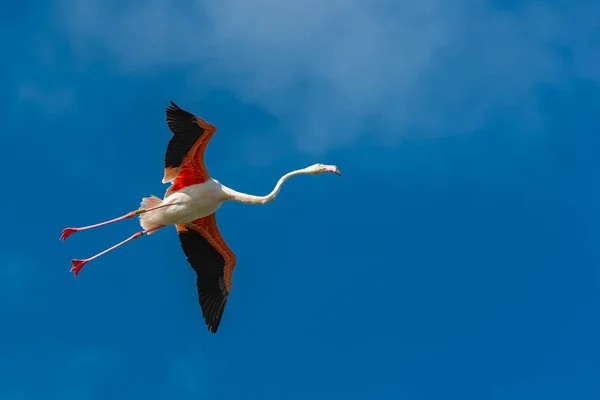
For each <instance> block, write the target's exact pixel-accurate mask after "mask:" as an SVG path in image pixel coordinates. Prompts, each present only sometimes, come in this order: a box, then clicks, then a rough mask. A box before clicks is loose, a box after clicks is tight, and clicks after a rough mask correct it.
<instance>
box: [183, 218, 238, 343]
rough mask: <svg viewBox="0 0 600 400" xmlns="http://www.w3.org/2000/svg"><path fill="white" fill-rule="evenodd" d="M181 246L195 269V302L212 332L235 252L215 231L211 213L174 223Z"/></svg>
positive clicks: (222, 304)
mask: <svg viewBox="0 0 600 400" xmlns="http://www.w3.org/2000/svg"><path fill="white" fill-rule="evenodd" d="M177 233H178V235H179V241H180V243H181V248H182V249H183V252H184V253H185V255H186V256H187V260H188V262H189V263H190V265H191V266H192V268H193V269H194V271H196V286H197V288H198V302H199V303H200V308H201V309H202V316H203V317H204V320H205V321H206V325H207V326H208V330H209V331H211V332H213V333H216V332H217V329H218V328H219V324H220V323H221V317H222V316H223V311H224V310H225V305H226V304H227V298H228V297H229V291H230V289H231V276H232V273H233V269H234V268H235V261H236V260H235V254H234V253H233V252H232V251H231V249H230V248H229V246H227V243H225V240H224V239H223V237H222V236H221V233H220V232H219V228H218V227H217V221H216V217H215V214H214V213H213V214H211V215H209V216H208V217H204V218H199V219H197V220H194V221H193V222H191V223H189V224H187V225H184V224H181V225H177Z"/></svg>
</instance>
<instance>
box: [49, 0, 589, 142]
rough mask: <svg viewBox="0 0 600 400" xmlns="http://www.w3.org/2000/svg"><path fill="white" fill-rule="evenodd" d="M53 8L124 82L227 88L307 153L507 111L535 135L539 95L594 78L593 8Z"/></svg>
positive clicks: (434, 3) (70, 0) (75, 38)
mask: <svg viewBox="0 0 600 400" xmlns="http://www.w3.org/2000/svg"><path fill="white" fill-rule="evenodd" d="M59 4H60V7H59V9H58V10H57V12H58V13H59V16H60V18H59V20H60V21H61V22H62V23H64V26H65V33H66V34H67V35H68V37H69V38H70V40H71V42H72V44H73V45H74V46H75V48H76V49H78V52H79V53H78V54H79V56H80V57H83V58H87V59H91V60H92V59H95V58H97V57H100V56H99V54H100V55H103V56H106V55H108V56H110V57H111V58H112V59H113V60H114V63H115V64H114V65H115V67H116V68H117V69H118V70H119V71H120V72H121V73H136V72H138V71H140V70H147V69H149V68H171V67H177V68H185V69H186V70H187V71H189V72H188V76H189V84H190V85H189V87H188V88H187V90H190V91H197V90H198V88H200V87H207V86H210V85H214V86H226V87H227V88H229V89H230V90H232V91H233V92H234V93H236V94H237V95H238V96H239V97H240V98H241V99H243V100H245V101H252V102H257V103H260V104H261V105H263V106H265V107H266V108H267V109H268V110H269V112H271V113H273V114H274V115H275V116H278V117H280V119H281V121H282V122H283V124H284V128H286V130H287V131H288V132H290V133H291V134H292V135H294V139H295V140H297V142H298V144H299V145H301V146H302V147H303V148H304V149H305V150H310V151H320V150H324V149H328V148H331V147H335V146H341V145H344V144H346V143H351V142H352V141H354V140H355V139H356V138H358V137H360V136H361V135H365V136H368V137H370V138H371V139H374V140H378V141H381V142H383V143H391V144H394V143H397V142H398V141H400V140H402V139H403V138H406V137H408V136H411V135H414V134H415V133H418V134H424V135H440V134H446V133H447V132H470V131H473V130H476V129H478V128H481V127H483V126H485V124H486V122H487V121H488V120H489V118H493V117H494V116H495V115H497V114H498V113H499V112H502V111H503V110H506V109H511V110H512V111H511V113H513V114H512V118H511V119H512V120H513V121H516V123H517V124H518V125H519V126H521V127H524V128H535V127H538V126H539V124H543V120H542V119H540V115H539V113H538V111H537V107H536V93H535V89H536V87H537V85H540V84H554V85H560V84H562V83H564V82H567V81H568V79H570V78H573V77H578V78H585V79H594V80H597V79H598V78H600V73H599V72H598V71H599V70H598V69H597V67H596V66H597V65H598V61H600V60H598V58H599V57H600V56H599V55H598V52H597V51H594V49H595V48H598V45H599V44H600V43H599V42H600V39H599V38H598V35H597V28H596V26H597V25H596V22H595V21H596V20H595V19H594V18H592V17H591V15H597V13H591V12H590V10H592V7H597V6H594V5H593V3H591V2H590V3H589V4H585V3H582V2H578V3H565V5H563V6H562V8H558V6H557V7H553V6H550V5H545V4H541V3H528V4H524V5H523V4H521V5H520V6H519V7H516V8H513V9H510V10H506V9H505V10H501V9H498V8H497V7H495V6H494V4H493V3H487V4H483V3H481V2H472V1H469V0H461V1H458V2H445V1H442V0H426V1H420V2H402V3H400V2H388V1H370V0H343V1H342V0H334V1H328V2H321V1H317V0H307V1H279V0H255V1H242V0H221V1H218V2H209V1H189V0H187V1H175V2H173V1H167V0H152V1H150V2H144V3H136V4H132V5H129V4H121V3H119V4H118V7H117V4H113V3H111V2H104V1H100V0H82V1H75V0H62V1H61V2H60V3H59ZM569 4H570V5H569ZM575 21H576V23H575ZM292 93H293V95H292Z"/></svg>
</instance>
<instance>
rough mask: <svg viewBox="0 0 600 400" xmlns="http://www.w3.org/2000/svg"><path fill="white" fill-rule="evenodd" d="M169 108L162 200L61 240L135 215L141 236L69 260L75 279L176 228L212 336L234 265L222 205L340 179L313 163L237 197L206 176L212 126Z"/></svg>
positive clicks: (152, 198) (251, 201)
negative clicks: (120, 251)
mask: <svg viewBox="0 0 600 400" xmlns="http://www.w3.org/2000/svg"><path fill="white" fill-rule="evenodd" d="M170 103H171V105H170V106H169V107H167V109H166V114H167V124H168V126H169V129H170V130H171V132H172V134H173V136H172V137H171V140H170V141H169V144H168V146H167V151H166V155H165V172H164V177H163V180H162V182H163V183H168V182H170V183H171V186H170V187H169V188H168V189H167V191H166V193H165V197H164V199H160V198H158V197H156V196H150V197H144V198H142V201H141V207H140V208H139V209H137V210H135V211H131V212H129V213H127V214H125V215H123V216H121V217H119V218H115V219H112V220H109V221H105V222H101V223H98V224H95V225H90V226H84V227H81V228H66V229H64V230H63V232H62V236H61V237H60V239H61V240H65V239H66V238H67V237H69V235H71V234H72V233H74V232H78V231H83V230H86V229H92V228H96V227H99V226H103V225H108V224H112V223H114V222H117V221H121V220H124V219H128V218H133V217H135V216H136V215H139V222H140V225H141V227H142V229H143V230H142V231H139V232H137V233H135V234H134V235H132V236H131V237H129V238H128V239H126V240H124V241H122V242H120V243H118V244H116V245H114V246H113V247H110V248H108V249H106V250H104V251H103V252H101V253H98V254H96V255H95V256H93V257H90V258H87V259H82V260H80V259H74V260H71V262H72V263H73V267H72V268H71V272H73V273H74V275H75V276H77V275H78V274H79V272H80V271H81V269H82V268H83V266H84V265H85V264H87V263H88V262H90V261H92V260H94V259H96V258H98V257H100V256H101V255H103V254H106V253H108V252H109V251H111V250H114V249H116V248H117V247H119V246H122V245H124V244H125V243H127V242H130V241H132V240H133V239H137V238H139V237H140V236H143V235H150V234H152V233H155V232H156V231H157V230H159V229H160V228H163V227H165V226H168V225H175V228H176V229H177V234H178V236H179V241H180V243H181V248H182V250H183V252H184V254H185V255H186V257H187V261H188V263H189V264H190V265H191V267H192V268H193V269H194V271H195V272H196V286H197V289H198V302H199V304H200V307H201V309H202V316H203V317H204V320H205V323H206V325H207V327H208V330H209V331H210V332H212V333H216V332H217V329H218V328H219V324H220V322H221V317H222V316H223V311H224V309H225V305H226V303H227V298H228V297H229V292H230V289H231V276H232V273H233V269H234V268H235V264H236V257H235V254H234V253H233V251H231V249H230V248H229V246H227V243H226V242H225V240H224V239H223V237H222V236H221V234H220V232H219V228H218V227H217V221H216V217H215V213H216V211H217V210H218V209H219V208H220V207H221V205H222V203H223V202H224V201H228V200H234V201H239V202H241V203H246V204H266V203H269V202H270V201H272V200H273V199H275V197H277V194H278V193H279V190H280V189H281V185H282V184H283V183H284V182H285V181H286V180H287V179H289V178H291V177H292V176H296V175H302V174H308V175H319V174H322V173H324V172H333V173H335V174H337V175H341V173H340V171H339V169H338V168H337V166H335V165H324V164H314V165H311V166H309V167H306V168H303V169H299V170H296V171H291V172H288V173H287V174H285V175H283V176H282V177H281V178H280V179H279V181H278V182H277V184H276V185H275V188H274V189H273V191H272V192H271V193H269V194H268V195H266V196H254V195H250V194H245V193H240V192H237V191H235V190H233V189H230V188H228V187H227V186H225V185H222V184H221V183H219V181H217V180H216V179H213V178H211V177H210V175H209V174H208V172H207V169H206V167H205V165H204V151H205V149H206V146H207V144H208V142H209V141H210V139H211V138H212V136H213V135H214V133H215V132H216V131H217V128H215V127H214V126H213V125H211V124H210V123H208V122H206V121H204V120H203V119H201V118H200V117H198V116H196V115H193V114H191V113H189V112H187V111H184V110H182V109H181V108H179V107H178V106H177V105H175V103H173V102H172V101H171V102H170Z"/></svg>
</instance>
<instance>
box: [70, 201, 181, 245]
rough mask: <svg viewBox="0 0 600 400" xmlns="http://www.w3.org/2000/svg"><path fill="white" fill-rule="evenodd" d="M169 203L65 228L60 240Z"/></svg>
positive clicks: (166, 205)
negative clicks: (101, 220)
mask: <svg viewBox="0 0 600 400" xmlns="http://www.w3.org/2000/svg"><path fill="white" fill-rule="evenodd" d="M170 205H171V204H161V205H160V206H156V207H151V208H147V209H146V208H140V209H138V210H135V211H131V212H128V213H127V214H125V215H123V216H121V217H119V218H115V219H111V220H110V221H105V222H101V223H99V224H94V225H89V226H83V227H81V228H65V229H63V231H62V236H61V237H60V240H65V239H66V238H68V237H69V236H70V235H71V234H72V233H75V232H79V231H85V230H86V229H92V228H97V227H99V226H103V225H108V224H112V223H114V222H118V221H122V220H124V219H128V218H133V217H135V216H136V215H139V214H143V213H145V212H148V211H152V210H156V209H158V208H162V207H168V206H170Z"/></svg>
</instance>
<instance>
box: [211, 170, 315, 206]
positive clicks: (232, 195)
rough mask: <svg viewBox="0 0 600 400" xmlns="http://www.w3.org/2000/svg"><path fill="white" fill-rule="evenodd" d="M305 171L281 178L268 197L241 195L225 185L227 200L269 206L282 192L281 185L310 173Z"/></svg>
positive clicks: (290, 173)
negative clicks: (293, 177)
mask: <svg viewBox="0 0 600 400" xmlns="http://www.w3.org/2000/svg"><path fill="white" fill-rule="evenodd" d="M305 169H306V168H305ZM305 169H299V170H296V171H292V172H288V173H287V174H285V175H283V176H282V177H281V178H279V181H277V185H275V188H274V189H273V191H272V192H271V193H269V194H268V195H266V196H255V195H252V194H246V193H241V192H238V191H235V190H233V189H231V188H228V187H227V186H224V185H223V186H222V190H223V192H224V193H225V194H226V196H227V198H226V200H235V201H239V202H240V203H246V204H267V203H268V202H270V201H273V199H275V197H277V195H278V194H279V191H280V190H281V185H283V182H285V181H287V180H288V179H289V178H291V177H292V176H296V175H302V174H309V173H310V172H308V171H305Z"/></svg>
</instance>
